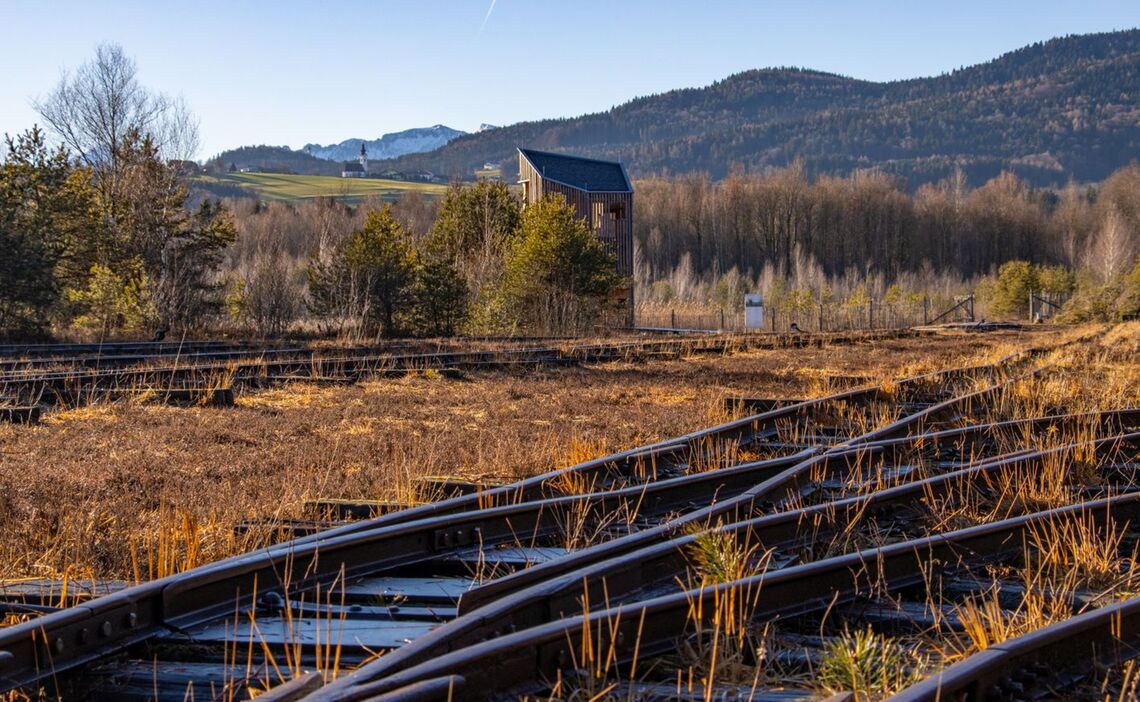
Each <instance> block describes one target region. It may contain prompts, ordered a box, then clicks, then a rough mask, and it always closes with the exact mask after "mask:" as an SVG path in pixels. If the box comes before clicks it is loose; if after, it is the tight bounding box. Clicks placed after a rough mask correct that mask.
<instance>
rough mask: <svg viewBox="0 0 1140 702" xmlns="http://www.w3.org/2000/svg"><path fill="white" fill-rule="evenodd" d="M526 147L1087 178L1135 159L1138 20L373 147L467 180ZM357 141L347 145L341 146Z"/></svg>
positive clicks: (768, 76)
mask: <svg viewBox="0 0 1140 702" xmlns="http://www.w3.org/2000/svg"><path fill="white" fill-rule="evenodd" d="M516 146H528V147H532V148H536V149H542V150H547V151H556V152H571V153H577V154H581V155H584V156H590V157H595V158H607V159H616V160H620V161H622V162H623V163H625V165H626V166H627V169H628V170H629V172H630V173H631V175H633V176H634V177H644V176H647V175H651V174H660V173H684V172H705V173H708V174H709V175H710V176H712V177H714V178H721V177H725V176H726V175H728V174H730V173H732V172H733V171H735V170H744V171H764V170H767V169H771V168H779V167H783V166H786V165H788V164H790V163H792V162H794V161H797V160H798V161H801V162H802V163H803V164H804V166H805V168H806V169H807V170H808V171H809V172H810V173H811V174H813V175H818V174H835V175H846V174H848V173H851V172H853V171H856V170H861V169H867V168H879V169H881V170H884V171H886V172H888V173H891V174H893V175H896V176H898V177H900V178H903V179H905V180H906V181H907V182H908V183H909V185H910V187H911V188H915V187H917V186H918V185H920V184H921V183H924V182H931V181H935V180H938V179H940V178H943V177H945V176H947V175H949V174H951V173H952V172H953V171H954V170H955V169H962V170H963V171H965V172H966V174H967V176H968V177H969V178H970V180H971V181H974V182H980V181H982V180H984V179H987V178H989V177H992V176H994V175H997V173H999V172H1000V171H1002V170H1012V171H1013V172H1015V173H1017V174H1018V175H1019V176H1021V177H1024V178H1026V179H1028V180H1029V181H1030V182H1032V183H1034V184H1037V185H1063V184H1064V183H1065V182H1067V181H1068V180H1070V179H1073V180H1078V181H1098V180H1102V179H1103V178H1105V177H1107V175H1108V174H1109V173H1110V172H1111V171H1113V170H1115V169H1116V168H1119V167H1121V166H1123V165H1127V163H1129V162H1130V161H1131V160H1134V159H1136V158H1140V30H1137V29H1130V30H1122V31H1117V32H1107V33H1099V34H1085V35H1069V36H1066V37H1059V38H1054V39H1050V40H1047V41H1041V42H1036V43H1034V44H1030V45H1028V46H1025V47H1022V48H1020V49H1016V50H1013V51H1010V52H1006V53H1004V54H1002V55H1000V56H998V57H996V58H994V59H992V60H990V61H987V62H984V63H979V64H975V65H973V66H967V67H963V68H958V69H954V70H952V71H948V72H946V73H943V74H940V75H938V76H932V77H926V78H910V79H905V80H896V81H887V82H874V81H867V80H862V79H858V78H852V77H848V76H842V75H838V74H834V73H826V72H823V71H816V70H811V69H806V68H786V67H784V68H760V69H751V70H748V71H741V72H739V73H735V74H733V75H730V76H727V77H725V78H723V79H721V80H718V81H715V82H713V83H711V84H709V85H707V86H703V87H688V88H677V89H674V90H670V91H666V92H663V93H658V94H655V95H646V96H641V97H636V98H633V99H631V100H629V101H627V102H626V103H623V104H621V105H618V106H616V107H614V108H612V109H610V110H607V111H604V112H596V113H591V114H585V115H581V116H578V117H565V118H554V119H545V120H538V121H531V122H519V123H516V124H512V125H506V126H502V127H498V128H495V129H490V130H482V131H479V132H475V133H471V134H466V135H463V136H459V137H457V138H455V139H453V140H450V141H449V142H448V143H447V144H445V145H443V146H441V147H440V148H437V149H435V150H432V151H426V152H421V153H411V154H404V155H402V156H399V157H396V158H393V159H387V160H383V161H378V162H374V163H373V165H372V167H373V170H380V171H382V170H392V171H397V172H416V171H422V170H427V171H431V172H433V173H436V174H442V175H444V176H447V177H450V178H459V179H469V178H470V177H471V176H472V173H473V172H474V170H475V169H478V168H479V167H480V166H482V165H483V164H484V163H502V164H503V172H502V177H503V178H504V179H505V180H512V179H513V176H514V175H515V174H514V169H515V167H516V166H515V162H516V160H515V158H514V153H515V152H514V149H515V147H516ZM357 149H359V146H358V147H357Z"/></svg>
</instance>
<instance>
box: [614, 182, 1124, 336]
mask: <svg viewBox="0 0 1140 702" xmlns="http://www.w3.org/2000/svg"><path fill="white" fill-rule="evenodd" d="M635 185H636V189H637V190H636V192H637V194H636V207H635V216H634V220H633V221H634V237H635V248H636V251H637V265H636V268H637V270H636V278H637V281H638V292H639V298H640V299H641V300H642V301H643V302H646V303H653V302H656V303H659V304H664V303H672V304H677V303H682V304H684V303H689V304H695V305H702V304H703V305H710V304H711V305H721V306H724V305H727V306H729V307H734V306H736V305H739V294H738V293H741V292H763V293H766V294H767V295H768V297H770V298H772V299H776V298H781V297H787V296H788V295H789V294H790V293H791V292H792V291H800V293H801V296H806V298H807V299H810V300H813V301H814V303H816V304H818V302H820V301H821V300H823V299H832V298H835V297H844V296H847V295H851V294H855V293H856V291H857V289H858V288H860V286H862V287H863V290H861V291H859V295H865V294H872V295H873V296H874V297H876V298H878V299H881V297H882V296H885V295H886V293H887V290H888V289H889V288H890V287H891V286H892V285H893V284H900V283H901V284H902V287H903V288H904V289H909V290H912V291H931V292H939V293H943V294H944V296H945V297H951V296H952V295H953V294H957V293H961V292H968V291H971V290H973V289H974V288H975V287H978V286H979V285H980V286H981V288H982V289H983V291H985V292H986V293H987V294H988V292H989V291H991V290H996V289H997V288H994V287H993V286H987V285H988V284H984V283H983V279H985V278H987V277H990V278H994V277H996V276H997V273H998V271H999V269H1000V267H1001V266H1002V265H1003V264H1006V263H1008V262H1011V261H1021V262H1024V263H1025V264H1026V265H1030V264H1032V265H1033V266H1034V267H1035V268H1033V270H1036V271H1046V270H1054V269H1056V268H1058V267H1060V268H1062V269H1064V270H1066V271H1069V273H1070V274H1069V275H1068V276H1067V277H1065V276H1058V275H1056V274H1054V273H1048V274H1042V275H1039V276H1036V277H1034V278H1032V280H1042V281H1046V282H1047V283H1048V287H1049V288H1050V289H1051V291H1055V292H1057V293H1059V294H1064V295H1065V296H1066V297H1067V296H1068V295H1070V294H1072V293H1077V292H1080V293H1081V295H1076V296H1075V297H1077V298H1078V301H1079V300H1080V299H1083V298H1085V297H1087V296H1088V295H1089V294H1091V292H1090V291H1092V290H1094V289H1096V288H1098V287H1103V286H1110V285H1112V284H1114V281H1119V280H1121V279H1122V277H1124V276H1125V275H1126V274H1128V273H1129V272H1130V271H1131V270H1132V268H1133V266H1134V265H1135V260H1136V256H1137V254H1140V166H1137V165H1135V164H1133V165H1130V166H1126V167H1124V168H1121V169H1119V170H1117V171H1116V172H1114V173H1113V174H1112V175H1111V176H1110V177H1109V178H1108V179H1107V180H1105V181H1104V182H1103V183H1100V184H1097V185H1095V186H1084V187H1082V186H1078V185H1076V184H1070V185H1069V186H1067V187H1066V188H1064V189H1062V190H1060V191H1055V190H1051V189H1036V188H1033V187H1031V186H1030V185H1029V184H1028V183H1026V182H1025V181H1023V180H1021V179H1019V178H1017V177H1016V176H1015V175H1013V174H1011V173H1001V174H1000V175H998V176H997V177H995V178H992V179H991V180H989V181H987V182H985V183H984V184H982V185H980V186H978V187H976V188H974V187H970V185H969V183H968V180H967V178H966V177H965V174H964V173H962V172H961V171H957V172H955V173H954V174H953V175H952V176H951V177H949V178H946V179H943V180H942V181H940V182H938V183H934V184H930V185H925V186H923V187H921V188H919V189H918V191H917V192H915V193H914V194H913V195H912V194H910V193H908V192H907V190H906V189H905V185H904V183H903V182H902V181H900V180H899V179H896V178H893V177H891V176H889V175H887V174H885V173H883V172H881V171H874V170H872V171H864V172H857V173H855V174H853V175H851V176H848V177H843V178H840V177H832V176H821V177H819V178H816V179H814V180H812V179H809V178H808V177H807V175H806V173H805V171H804V169H803V167H802V165H800V164H798V163H797V164H793V165H792V166H790V167H788V168H784V169H778V170H773V171H770V172H767V173H765V174H762V175H748V174H739V173H738V174H734V175H731V176H729V177H728V178H725V179H723V180H721V181H713V180H711V179H710V178H708V177H707V176H705V175H699V174H698V175H684V176H676V177H658V178H649V179H643V180H639V181H637V182H636V184H635ZM1066 281H1067V282H1066ZM1044 287H1045V286H1044V285H1043V286H1042V288H1040V289H1044ZM1025 299H1027V298H1025ZM1102 307H1103V306H1102ZM996 309H997V310H999V311H1000V312H1002V313H1004V312H1006V311H1007V310H1006V309H1005V308H1004V307H1003V306H1002V305H1000V304H998V305H997V308H996ZM1122 309H1123V308H1122ZM1101 316H1103V313H1102V314H1101Z"/></svg>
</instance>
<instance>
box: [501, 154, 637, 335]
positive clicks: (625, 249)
mask: <svg viewBox="0 0 1140 702" xmlns="http://www.w3.org/2000/svg"><path fill="white" fill-rule="evenodd" d="M519 184H520V185H522V188H523V203H524V205H525V204H530V203H533V202H537V201H538V200H540V199H542V198H543V197H545V196H546V195H551V194H558V195H561V196H562V197H564V198H566V202H568V203H569V204H571V205H573V206H574V209H575V210H577V212H578V214H579V215H580V216H581V217H582V218H583V219H585V220H586V222H587V223H588V224H589V225H590V227H591V228H593V230H594V232H595V233H596V234H597V235H598V238H599V239H601V241H602V245H603V246H604V247H605V248H606V250H607V251H609V252H610V253H612V254H614V256H616V257H617V265H618V272H619V273H620V274H621V275H623V276H625V277H626V278H628V279H630V280H632V279H633V185H632V184H631V183H630V180H629V175H628V174H626V172H625V168H624V167H623V166H622V165H621V164H620V163H618V162H616V161H600V160H598V159H593V158H582V157H579V156H568V155H566V154H555V153H550V152H547V151H536V150H534V149H522V148H520V149H519ZM626 298H627V304H628V309H627V316H628V317H629V320H630V323H632V319H633V286H632V285H630V287H629V289H628V290H627V291H626Z"/></svg>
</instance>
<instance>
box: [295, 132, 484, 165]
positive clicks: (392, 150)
mask: <svg viewBox="0 0 1140 702" xmlns="http://www.w3.org/2000/svg"><path fill="white" fill-rule="evenodd" d="M466 133H467V132H461V131H459V130H458V129H452V128H451V127H445V126H444V125H442V124H437V125H435V126H434V127H420V128H417V129H405V130H404V131H402V132H393V133H391V134H385V135H384V136H382V137H380V138H379V139H371V140H365V139H346V140H344V141H342V142H340V143H339V144H329V145H328V146H322V145H320V144H306V145H305V146H304V148H302V149H301V151H304V152H305V153H308V154H310V155H312V156H316V157H317V158H323V159H325V160H327V161H355V160H356V159H357V158H358V157H359V156H360V145H361V144H362V143H363V144H364V148H365V150H366V151H367V152H368V158H369V160H379V159H385V158H396V157H397V156H403V155H404V154H418V153H422V152H424V151H432V150H434V149H438V148H439V147H441V146H443V145H444V144H446V143H447V142H449V141H451V140H452V139H454V138H456V137H461V136H463V135H464V134H466Z"/></svg>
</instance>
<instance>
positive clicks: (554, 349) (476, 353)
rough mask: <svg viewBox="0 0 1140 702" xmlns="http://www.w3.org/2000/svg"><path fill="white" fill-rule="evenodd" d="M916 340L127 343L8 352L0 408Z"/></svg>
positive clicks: (733, 337) (1, 358)
mask: <svg viewBox="0 0 1140 702" xmlns="http://www.w3.org/2000/svg"><path fill="white" fill-rule="evenodd" d="M914 333H915V332H910V331H907V330H895V331H883V332H856V333H835V334H825V335H811V336H807V335H795V334H754V335H746V334H725V335H700V336H695V337H679V338H670V339H655V338H637V339H615V340H609V341H600V342H594V343H562V344H558V345H533V344H528V343H521V344H520V343H518V342H496V343H495V344H494V347H491V348H486V347H484V348H479V347H478V346H477V347H476V348H474V349H464V350H441V351H429V352H424V351H408V350H402V349H401V347H400V346H399V345H393V344H391V343H390V344H388V345H385V346H381V347H376V346H361V347H352V348H320V347H282V348H260V347H247V346H245V345H240V344H239V345H226V344H216V343H212V342H207V343H203V344H200V345H195V346H191V347H190V348H189V349H183V348H181V347H179V346H176V345H172V344H159V345H157V346H156V347H155V348H152V349H146V348H142V347H140V346H138V345H128V346H125V347H123V348H122V349H119V348H113V349H112V353H110V354H107V353H99V352H96V351H94V350H93V348H87V347H82V348H81V349H80V350H79V351H78V352H74V353H67V352H63V355H60V352H58V351H52V352H50V353H44V354H42V355H40V356H39V357H35V358H29V357H26V356H21V355H20V354H18V353H14V354H13V355H10V356H8V357H5V355H4V354H3V353H0V406H9V407H31V406H54V405H61V404H63V405H75V404H82V403H85V402H89V401H91V400H94V399H101V398H108V397H111V398H113V397H119V396H128V395H138V394H140V393H146V394H149V395H155V396H158V397H172V398H174V399H176V400H184V401H186V402H190V403H193V402H196V401H200V400H202V399H203V398H204V397H208V396H209V395H210V393H211V392H212V391H214V390H216V389H218V388H224V389H226V390H228V391H231V392H232V390H233V389H240V388H260V387H266V386H271V385H278V384H281V383H287V382H292V381H334V382H356V381H358V380H361V379H363V378H367V377H377V376H384V375H402V374H405V373H408V372H423V371H427V370H432V371H438V372H444V373H448V372H462V371H468V370H478V369H487V368H504V367H520V368H531V367H543V366H560V365H573V364H579V363H593V362H604V361H612V360H620V359H625V360H638V359H641V360H646V359H650V358H660V357H676V356H679V355H682V354H701V353H727V352H730V351H733V350H738V349H745V348H784V347H792V346H803V345H807V344H816V345H824V344H846V343H853V342H857V341H870V340H875V339H885V338H899V337H902V336H908V335H913V334H914ZM143 346H145V345H143ZM484 346H486V344H484ZM230 397H232V395H230Z"/></svg>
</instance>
